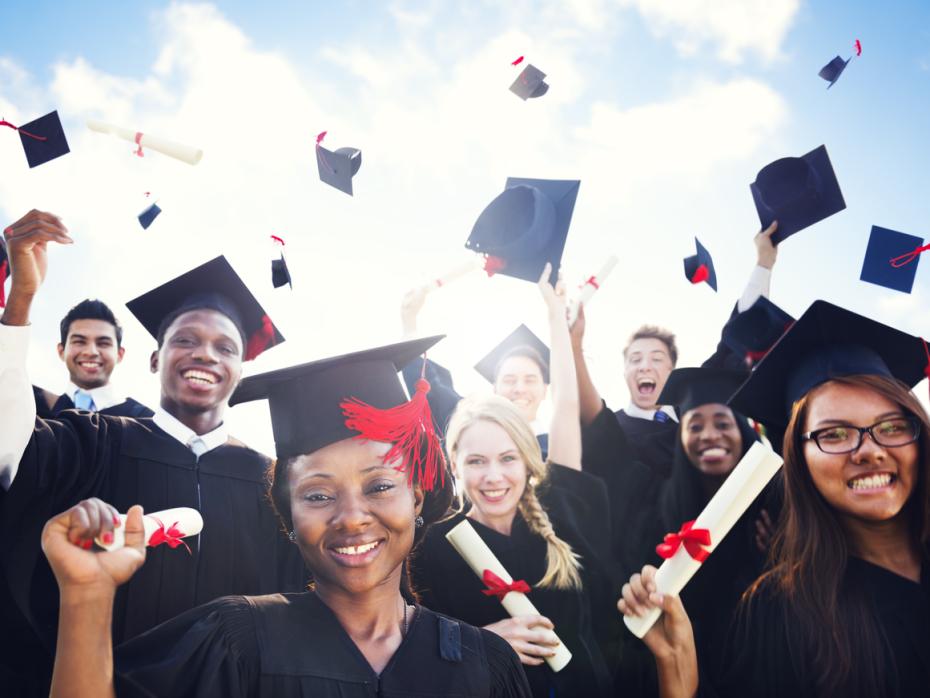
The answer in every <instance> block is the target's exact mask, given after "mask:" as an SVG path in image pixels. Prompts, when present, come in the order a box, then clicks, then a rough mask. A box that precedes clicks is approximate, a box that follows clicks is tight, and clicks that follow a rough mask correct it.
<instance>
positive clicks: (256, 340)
mask: <svg viewBox="0 0 930 698" xmlns="http://www.w3.org/2000/svg"><path fill="white" fill-rule="evenodd" d="M273 339H274V325H272V324H271V318H270V317H268V316H267V315H262V326H261V327H260V328H258V329H257V330H256V331H255V333H254V334H253V335H252V336H251V337H249V343H248V344H247V345H246V347H245V361H251V360H252V359H254V358H255V357H256V356H258V355H259V354H261V353H262V352H263V351H265V349H267V348H268V345H269V344H271V341H272V340H273Z"/></svg>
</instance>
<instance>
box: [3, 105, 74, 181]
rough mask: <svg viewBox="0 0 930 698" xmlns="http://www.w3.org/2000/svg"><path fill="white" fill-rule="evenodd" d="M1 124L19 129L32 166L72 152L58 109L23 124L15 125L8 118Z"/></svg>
mask: <svg viewBox="0 0 930 698" xmlns="http://www.w3.org/2000/svg"><path fill="white" fill-rule="evenodd" d="M0 126H6V127H8V128H11V129H13V130H15V131H19V139H20V141H22V144H23V151H24V152H25V153H26V162H28V163H29V167H30V168H32V167H38V166H39V165H42V164H45V163H46V162H48V161H49V160H54V159H55V158H57V157H61V156H62V155H66V154H67V153H70V152H71V149H70V148H69V147H68V139H67V138H65V130H64V129H63V128H62V126H61V119H59V118H58V112H57V111H53V112H49V113H48V114H46V115H45V116H40V117H39V118H38V119H36V120H35V121H30V122H29V123H28V124H23V125H22V126H14V125H13V124H11V123H10V122H9V121H7V120H6V119H0Z"/></svg>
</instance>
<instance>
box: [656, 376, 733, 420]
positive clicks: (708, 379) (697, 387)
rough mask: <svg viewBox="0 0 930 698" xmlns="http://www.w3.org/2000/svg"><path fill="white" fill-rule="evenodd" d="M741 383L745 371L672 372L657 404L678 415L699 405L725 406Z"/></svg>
mask: <svg viewBox="0 0 930 698" xmlns="http://www.w3.org/2000/svg"><path fill="white" fill-rule="evenodd" d="M745 380H746V371H736V370H733V369H725V368H676V369H675V370H674V371H672V372H671V373H670V374H669V376H668V380H666V381H665V387H664V388H663V389H662V394H661V395H659V399H658V401H657V404H659V405H674V406H675V407H677V408H678V411H679V414H681V415H684V414H685V413H686V412H690V411H691V410H693V409H694V408H695V407H700V406H701V405H710V404H715V403H716V404H721V405H725V404H727V401H728V400H729V399H730V397H731V396H732V395H733V393H734V392H736V389H737V388H739V387H740V386H741V385H742V384H743V383H744V382H745Z"/></svg>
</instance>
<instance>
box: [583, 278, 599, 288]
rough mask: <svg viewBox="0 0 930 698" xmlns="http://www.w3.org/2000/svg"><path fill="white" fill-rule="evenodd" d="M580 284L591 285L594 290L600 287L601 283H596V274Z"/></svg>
mask: <svg viewBox="0 0 930 698" xmlns="http://www.w3.org/2000/svg"><path fill="white" fill-rule="evenodd" d="M581 285H582V286H593V287H594V289H595V290H597V289H599V288H600V287H601V285H600V284H599V283H597V277H596V276H592V277H590V278H589V279H588V280H587V281H585V282H584V283H583V284H581Z"/></svg>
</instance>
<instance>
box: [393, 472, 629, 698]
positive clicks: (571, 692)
mask: <svg viewBox="0 0 930 698" xmlns="http://www.w3.org/2000/svg"><path fill="white" fill-rule="evenodd" d="M550 467H551V475H550V484H549V487H548V491H546V492H544V493H543V494H542V495H541V497H540V501H541V502H542V504H543V506H544V507H545V508H546V510H547V512H548V514H549V518H550V520H551V521H552V525H553V528H554V529H555V531H556V533H557V534H558V535H559V537H560V538H562V539H563V540H565V541H566V542H568V543H569V544H570V545H571V546H572V548H573V549H574V550H575V552H576V553H579V554H580V555H581V558H582V565H583V569H582V581H583V583H584V588H583V589H582V590H580V591H574V590H558V589H540V588H534V589H533V591H532V592H531V593H530V594H529V598H530V600H531V601H532V602H533V603H534V605H535V606H536V608H537V609H538V610H539V612H540V614H542V615H544V616H546V617H547V618H549V620H551V621H552V622H553V624H554V625H555V632H556V633H557V634H558V635H559V637H560V638H561V639H562V642H564V643H565V645H566V647H567V648H568V649H569V651H571V653H572V660H571V661H570V662H569V663H568V665H567V666H566V667H565V668H564V669H562V671H560V672H559V673H557V674H556V673H553V671H552V670H551V669H550V668H549V666H548V665H546V664H543V665H541V666H525V665H524V667H523V668H524V670H525V671H526V675H527V678H528V679H529V682H530V687H531V688H532V694H533V695H534V696H537V697H540V698H553V697H556V698H557V697H561V696H592V697H596V696H609V695H611V694H612V690H613V686H612V683H611V680H610V673H611V671H610V669H609V668H608V666H607V663H606V662H605V658H604V652H602V650H601V647H602V646H604V647H609V646H610V645H611V643H612V642H616V638H617V636H618V635H619V631H620V628H619V621H620V618H619V614H618V613H617V610H616V606H615V604H616V599H615V598H614V597H615V596H616V586H615V585H616V580H615V579H614V578H613V577H612V576H611V574H610V568H609V562H607V561H606V560H605V556H606V555H608V552H609V551H608V548H607V545H606V543H607V540H606V536H605V535H604V534H605V531H607V530H609V527H608V525H607V520H608V518H609V512H608V508H607V503H606V492H605V490H604V489H603V486H602V485H601V483H599V482H598V481H597V480H596V479H595V478H592V477H590V476H587V475H585V474H584V473H581V472H577V471H574V470H570V469H568V468H563V467H562V466H558V465H552V466H550ZM463 518H464V515H463V514H459V515H457V516H455V517H453V518H452V519H450V520H447V521H444V522H442V523H439V524H435V525H433V526H432V527H431V528H430V529H429V531H427V533H426V536H425V538H424V539H423V541H422V543H421V544H420V546H419V547H418V548H417V549H416V550H415V551H414V555H413V557H412V558H411V564H410V572H411V574H410V576H411V583H412V586H413V588H414V591H415V592H416V593H417V594H419V596H420V600H421V601H422V603H423V605H425V606H427V607H428V608H431V609H433V610H434V611H437V612H439V613H444V614H447V615H450V616H452V617H455V618H461V619H462V620H464V621H466V622H468V623H472V624H474V625H477V626H482V627H483V626H486V625H489V624H491V623H495V622H497V621H499V620H504V619H505V618H508V614H507V612H506V611H505V610H504V607H503V606H502V605H501V603H500V601H498V599H497V598H496V597H492V596H486V595H485V594H482V593H481V592H482V590H483V589H485V586H484V584H483V582H482V581H481V579H479V578H478V576H477V575H476V574H475V573H474V572H473V571H472V570H471V568H470V567H468V565H467V564H466V563H465V560H463V559H462V557H461V556H460V555H459V554H458V552H456V550H455V549H454V548H453V547H452V545H451V544H450V543H449V542H448V541H447V540H446V538H445V534H446V533H447V532H448V531H449V530H450V529H452V528H453V527H454V526H456V525H457V524H458V523H459V522H460V521H462V519H463ZM469 521H470V522H471V524H472V526H474V528H475V530H476V531H477V532H478V535H479V536H481V538H482V539H483V540H484V542H485V543H487V544H488V547H490V548H491V550H492V551H493V552H494V554H495V556H497V558H498V560H500V562H501V564H502V565H503V566H504V568H505V569H506V570H507V572H508V573H509V574H510V575H511V576H512V577H513V578H514V579H523V580H525V581H526V582H527V583H528V584H530V585H531V586H532V585H533V584H535V583H536V582H538V581H539V580H540V579H542V577H543V575H544V574H545V571H546V561H545V559H546V543H545V541H544V540H543V539H542V538H541V537H540V536H537V535H536V534H534V533H532V532H531V531H530V530H529V528H528V527H527V525H526V523H525V522H524V520H523V518H522V517H521V516H519V515H518V516H516V517H515V518H514V522H513V528H512V530H511V534H510V535H509V536H505V535H502V534H501V533H498V532H497V531H494V530H493V529H490V528H487V527H486V526H483V525H482V524H480V523H478V522H476V521H474V520H472V519H469ZM607 651H608V652H610V650H607Z"/></svg>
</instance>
